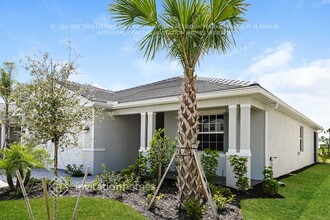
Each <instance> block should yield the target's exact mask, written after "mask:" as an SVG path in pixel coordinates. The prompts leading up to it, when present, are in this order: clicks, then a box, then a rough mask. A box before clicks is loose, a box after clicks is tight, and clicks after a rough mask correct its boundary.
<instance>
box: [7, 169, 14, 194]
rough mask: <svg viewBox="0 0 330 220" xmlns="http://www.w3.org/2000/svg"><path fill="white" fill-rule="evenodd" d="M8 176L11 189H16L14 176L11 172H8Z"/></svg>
mask: <svg viewBox="0 0 330 220" xmlns="http://www.w3.org/2000/svg"><path fill="white" fill-rule="evenodd" d="M6 176H7V183H8V186H9V188H10V190H12V191H15V190H16V188H15V185H14V181H13V177H12V175H11V173H6Z"/></svg>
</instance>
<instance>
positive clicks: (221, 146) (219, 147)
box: [217, 142, 223, 151]
mask: <svg viewBox="0 0 330 220" xmlns="http://www.w3.org/2000/svg"><path fill="white" fill-rule="evenodd" d="M217 149H218V150H219V151H223V143H219V142H218V143H217Z"/></svg>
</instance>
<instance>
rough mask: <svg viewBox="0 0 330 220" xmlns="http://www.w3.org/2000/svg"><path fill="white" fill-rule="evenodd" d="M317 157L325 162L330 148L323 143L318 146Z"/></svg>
mask: <svg viewBox="0 0 330 220" xmlns="http://www.w3.org/2000/svg"><path fill="white" fill-rule="evenodd" d="M319 157H320V158H321V160H322V162H323V163H326V162H327V160H328V159H330V150H329V148H328V147H327V146H326V145H323V146H321V147H320V148H319Z"/></svg>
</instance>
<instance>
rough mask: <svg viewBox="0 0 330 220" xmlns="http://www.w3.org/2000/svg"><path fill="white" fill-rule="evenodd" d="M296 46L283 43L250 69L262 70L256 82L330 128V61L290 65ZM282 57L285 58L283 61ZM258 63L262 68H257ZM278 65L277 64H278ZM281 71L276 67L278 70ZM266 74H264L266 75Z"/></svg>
mask: <svg viewBox="0 0 330 220" xmlns="http://www.w3.org/2000/svg"><path fill="white" fill-rule="evenodd" d="M293 49H294V48H293V45H292V44H290V43H286V44H281V45H280V46H278V47H277V50H274V52H272V53H270V54H269V55H266V56H265V57H264V59H261V60H259V61H258V62H257V63H255V64H253V65H252V66H250V67H249V68H248V69H249V70H250V71H251V70H252V69H254V70H258V73H259V74H258V75H255V78H254V79H253V80H254V81H257V82H259V83H260V84H261V86H263V87H264V88H266V89H268V90H269V91H271V92H273V93H274V94H275V95H276V96H278V97H279V98H281V99H282V100H283V101H285V102H287V103H288V104H289V105H291V106H293V107H294V108H296V109H297V110H299V111H300V112H302V113H303V114H305V115H307V116H308V117H310V118H311V119H312V120H314V121H315V122H317V123H319V124H320V125H322V126H324V127H325V128H328V127H330V114H329V109H330V102H329V101H328V100H329V96H330V86H329V85H330V59H319V60H315V61H310V62H306V63H305V64H303V65H302V66H299V67H295V66H292V65H290V62H289V61H290V60H291V58H292V53H293ZM280 57H282V58H280ZM257 64H258V65H257ZM275 64H276V65H275ZM275 66H276V67H277V68H274V67H275ZM262 71H264V72H262Z"/></svg>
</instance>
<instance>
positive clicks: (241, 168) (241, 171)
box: [229, 155, 250, 191]
mask: <svg viewBox="0 0 330 220" xmlns="http://www.w3.org/2000/svg"><path fill="white" fill-rule="evenodd" d="M247 161H248V159H247V158H245V157H238V156H237V155H232V156H230V157H229V162H230V166H232V167H233V172H234V174H235V178H236V187H237V189H238V190H241V191H246V190H248V189H249V188H250V184H249V178H247V177H246V173H247V166H246V163H247Z"/></svg>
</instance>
